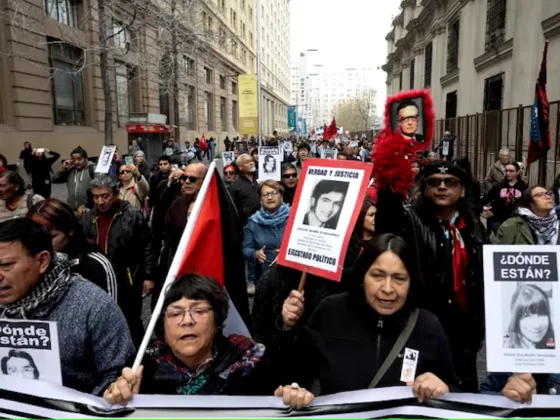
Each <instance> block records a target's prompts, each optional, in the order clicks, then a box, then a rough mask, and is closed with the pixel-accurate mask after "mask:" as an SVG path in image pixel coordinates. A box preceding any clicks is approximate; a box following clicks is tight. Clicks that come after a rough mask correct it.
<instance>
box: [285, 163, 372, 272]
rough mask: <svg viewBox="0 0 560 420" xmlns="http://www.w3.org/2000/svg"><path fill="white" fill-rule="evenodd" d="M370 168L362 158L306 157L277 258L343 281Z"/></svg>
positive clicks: (301, 269) (297, 267) (304, 270)
mask: <svg viewBox="0 0 560 420" xmlns="http://www.w3.org/2000/svg"><path fill="white" fill-rule="evenodd" d="M370 173H371V165H368V164H365V163H361V162H353V161H337V160H332V161H331V160H325V159H307V160H306V161H305V163H304V165H303V169H302V171H301V174H300V176H301V178H300V181H299V183H298V187H297V190H296V194H295V197H294V204H293V208H294V209H295V211H292V212H291V213H290V218H289V219H288V225H287V227H286V231H285V234H284V238H283V240H282V246H281V247H280V253H279V255H278V263H279V264H281V265H285V266H287V267H292V268H295V269H297V270H300V271H302V272H306V273H311V274H315V275H318V276H321V277H324V278H327V279H330V280H334V281H340V277H341V275H342V267H343V263H344V257H345V255H346V248H347V247H348V241H349V240H350V236H351V234H352V230H353V228H354V224H355V223H356V219H357V218H358V213H359V211H360V208H361V205H362V200H363V198H364V197H365V191H366V188H367V184H368V181H369V178H370Z"/></svg>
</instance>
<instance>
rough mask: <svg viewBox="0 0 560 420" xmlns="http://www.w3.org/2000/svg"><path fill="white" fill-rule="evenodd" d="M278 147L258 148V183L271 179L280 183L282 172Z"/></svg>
mask: <svg viewBox="0 0 560 420" xmlns="http://www.w3.org/2000/svg"><path fill="white" fill-rule="evenodd" d="M281 152H282V151H281V148H280V147H279V146H261V147H259V182H262V181H266V180H267V179H273V180H274V181H280V180H281V179H282V177H281V170H282V168H281V167H282V156H281V155H280V153H281Z"/></svg>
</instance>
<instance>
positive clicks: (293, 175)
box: [282, 174, 297, 179]
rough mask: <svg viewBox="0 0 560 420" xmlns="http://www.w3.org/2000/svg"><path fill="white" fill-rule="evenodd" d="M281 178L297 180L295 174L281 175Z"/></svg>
mask: <svg viewBox="0 0 560 420" xmlns="http://www.w3.org/2000/svg"><path fill="white" fill-rule="evenodd" d="M282 178H284V179H288V178H297V174H284V175H282Z"/></svg>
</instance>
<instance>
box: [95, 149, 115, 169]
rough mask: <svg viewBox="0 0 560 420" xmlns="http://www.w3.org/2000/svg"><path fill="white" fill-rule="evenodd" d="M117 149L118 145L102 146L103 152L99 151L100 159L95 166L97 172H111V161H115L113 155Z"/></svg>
mask: <svg viewBox="0 0 560 420" xmlns="http://www.w3.org/2000/svg"><path fill="white" fill-rule="evenodd" d="M116 149H117V146H103V147H102V148H101V153H99V160H98V161H97V166H96V167H95V173H98V174H106V173H109V169H110V168H111V163H112V162H113V155H114V154H115V150H116Z"/></svg>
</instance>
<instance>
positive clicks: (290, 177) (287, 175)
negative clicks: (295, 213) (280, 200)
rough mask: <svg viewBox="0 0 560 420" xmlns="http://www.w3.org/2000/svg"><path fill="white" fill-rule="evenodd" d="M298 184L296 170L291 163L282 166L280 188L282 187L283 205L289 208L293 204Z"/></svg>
mask: <svg viewBox="0 0 560 420" xmlns="http://www.w3.org/2000/svg"><path fill="white" fill-rule="evenodd" d="M297 183H298V173H297V168H296V167H295V166H294V165H293V164H292V163H284V164H283V165H282V186H283V187H284V196H283V197H284V203H286V204H289V205H290V206H291V205H292V203H293V202H294V196H295V195H296V188H297Z"/></svg>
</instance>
